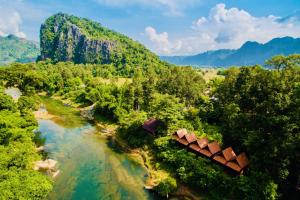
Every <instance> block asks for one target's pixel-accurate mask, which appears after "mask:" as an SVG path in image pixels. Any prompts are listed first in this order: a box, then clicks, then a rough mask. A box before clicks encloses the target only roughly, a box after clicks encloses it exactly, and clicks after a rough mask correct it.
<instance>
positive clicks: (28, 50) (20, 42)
mask: <svg viewBox="0 0 300 200" xmlns="http://www.w3.org/2000/svg"><path fill="white" fill-rule="evenodd" d="M39 54H40V49H39V45H38V44H37V43H36V42H33V41H28V40H26V39H23V38H18V37H17V36H14V35H8V36H7V37H0V65H7V64H10V63H12V62H21V63H25V62H33V61H35V60H36V58H37V56H38V55H39Z"/></svg>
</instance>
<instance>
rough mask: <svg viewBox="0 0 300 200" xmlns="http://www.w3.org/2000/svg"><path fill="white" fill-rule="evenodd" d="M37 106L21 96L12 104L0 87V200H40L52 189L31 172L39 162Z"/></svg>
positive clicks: (39, 175)
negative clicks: (33, 111)
mask: <svg viewBox="0 0 300 200" xmlns="http://www.w3.org/2000/svg"><path fill="white" fill-rule="evenodd" d="M35 105H36V102H35V100H34V99H33V98H32V97H28V96H22V97H21V98H20V99H19V101H18V103H15V102H14V101H13V99H12V98H11V97H10V96H7V95H6V94H4V87H3V82H1V85H0V158H1V159H0V199H43V198H45V197H46V196H47V194H48V192H50V191H51V189H52V182H51V180H50V179H49V178H48V177H47V176H45V175H43V174H41V173H40V172H37V171H34V170H33V162H34V161H37V160H39V159H40V158H41V155H39V154H38V153H37V152H36V144H37V143H39V142H40V138H39V134H37V133H35V129H36V128H37V125H38V124H37V121H36V120H35V118H34V116H33V114H32V110H33V109H34V108H35Z"/></svg>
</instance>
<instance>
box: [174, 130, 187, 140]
mask: <svg viewBox="0 0 300 200" xmlns="http://www.w3.org/2000/svg"><path fill="white" fill-rule="evenodd" d="M175 134H176V135H177V136H178V137H179V138H183V136H185V135H186V134H187V130H186V129H180V130H178V131H176V132H175Z"/></svg>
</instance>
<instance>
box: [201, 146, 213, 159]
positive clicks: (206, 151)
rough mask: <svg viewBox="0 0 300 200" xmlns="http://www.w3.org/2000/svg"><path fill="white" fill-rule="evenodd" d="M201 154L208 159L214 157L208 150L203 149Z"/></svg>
mask: <svg viewBox="0 0 300 200" xmlns="http://www.w3.org/2000/svg"><path fill="white" fill-rule="evenodd" d="M200 153H201V154H202V155H204V156H206V157H209V158H210V157H211V156H212V153H211V152H210V151H209V150H207V149H206V148H205V149H201V150H200Z"/></svg>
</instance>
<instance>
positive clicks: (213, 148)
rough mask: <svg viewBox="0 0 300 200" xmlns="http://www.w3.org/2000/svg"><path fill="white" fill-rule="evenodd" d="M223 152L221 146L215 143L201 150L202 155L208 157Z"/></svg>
mask: <svg viewBox="0 0 300 200" xmlns="http://www.w3.org/2000/svg"><path fill="white" fill-rule="evenodd" d="M220 151H221V147H220V145H219V144H218V143H217V142H216V141H215V142H212V143H209V144H208V145H207V147H205V148H203V149H201V150H200V153H201V154H202V155H204V156H206V157H209V158H210V157H211V156H213V155H215V154H216V153H219V152H220Z"/></svg>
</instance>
